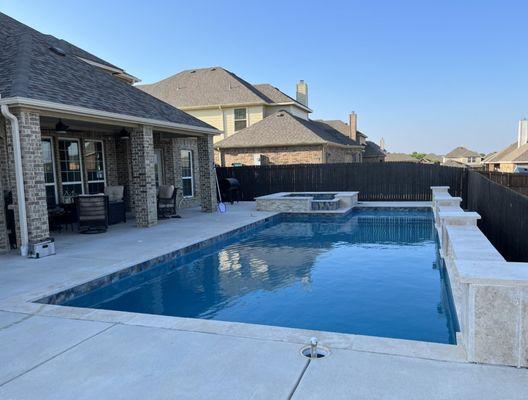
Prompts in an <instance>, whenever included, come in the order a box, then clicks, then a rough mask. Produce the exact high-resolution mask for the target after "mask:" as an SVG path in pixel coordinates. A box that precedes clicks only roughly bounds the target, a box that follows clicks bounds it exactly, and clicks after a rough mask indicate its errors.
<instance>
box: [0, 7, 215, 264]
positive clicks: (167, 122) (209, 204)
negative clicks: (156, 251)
mask: <svg viewBox="0 0 528 400" xmlns="http://www.w3.org/2000/svg"><path fill="white" fill-rule="evenodd" d="M0 42H1V43H2V51H1V52H0V95H1V97H0V105H1V110H2V113H1V114H0V193H6V192H10V193H11V194H12V197H13V206H12V207H13V208H14V211H15V221H16V234H17V244H18V247H19V248H20V249H21V252H22V254H24V252H25V251H26V250H27V244H28V242H29V243H32V242H38V241H40V240H43V239H45V238H47V237H48V236H49V226H48V207H54V206H55V205H57V204H61V203H67V202H70V201H71V200H72V198H73V197H74V196H76V195H77V194H91V193H101V192H102V191H103V190H104V187H105V186H107V185H108V186H112V185H123V186H124V187H125V192H127V193H128V199H129V204H128V206H129V208H130V211H131V212H132V213H133V214H134V215H135V221H136V224H137V226H138V227H148V226H152V225H154V224H156V223H157V210H156V196H157V191H156V186H157V185H159V184H163V183H165V184H174V185H175V186H176V187H178V188H180V193H182V194H183V196H185V199H184V200H185V201H184V204H187V205H195V204H200V205H201V207H202V210H203V211H207V212H212V211H214V210H215V208H216V193H215V189H214V184H215V182H214V175H213V174H212V168H211V167H212V164H213V136H214V135H215V134H217V133H219V132H218V131H217V130H216V129H214V128H213V127H211V126H210V125H208V124H206V123H204V122H203V121H201V120H199V119H197V118H195V117H193V116H191V115H188V114H186V113H185V112H183V111H181V110H178V109H177V108H174V107H173V106H171V105H169V104H166V103H164V102H162V101H160V100H158V99H156V98H154V97H152V96H150V95H148V94H146V93H145V92H143V91H141V90H139V89H137V88H135V87H133V86H132V85H131V84H132V83H134V82H135V81H136V80H137V79H135V78H134V77H132V76H131V75H129V74H127V73H126V72H125V71H124V70H123V69H121V68H119V67H116V66H114V65H112V64H110V63H108V62H106V61H104V60H102V59H100V58H98V57H96V56H94V55H92V54H90V53H87V52H85V51H83V50H82V49H79V48H78V47H76V46H74V45H72V44H70V43H68V42H66V41H64V40H59V39H57V38H55V37H53V36H51V35H45V34H42V33H40V32H38V31H36V30H34V29H32V28H30V27H28V26H26V25H24V24H22V23H20V22H18V21H16V20H14V19H12V18H10V17H8V16H7V15H4V14H1V13H0ZM0 209H1V210H4V196H0ZM24 215H25V218H24ZM7 247H8V244H7V234H6V220H5V215H4V212H0V251H1V250H4V251H5V250H7Z"/></svg>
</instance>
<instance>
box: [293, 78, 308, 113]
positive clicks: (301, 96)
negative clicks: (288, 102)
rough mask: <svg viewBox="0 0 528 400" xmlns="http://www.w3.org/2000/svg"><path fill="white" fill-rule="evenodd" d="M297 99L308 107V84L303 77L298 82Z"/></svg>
mask: <svg viewBox="0 0 528 400" xmlns="http://www.w3.org/2000/svg"><path fill="white" fill-rule="evenodd" d="M295 98H296V99H297V101H298V102H299V103H301V104H302V105H303V106H306V107H308V85H307V84H306V82H305V81H303V80H302V79H301V80H300V81H299V83H297V91H296V97H295Z"/></svg>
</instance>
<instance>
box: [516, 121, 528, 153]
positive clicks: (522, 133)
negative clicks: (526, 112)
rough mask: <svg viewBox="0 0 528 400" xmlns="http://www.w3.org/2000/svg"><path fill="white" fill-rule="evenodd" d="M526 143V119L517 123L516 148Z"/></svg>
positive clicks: (527, 123) (527, 127)
mask: <svg viewBox="0 0 528 400" xmlns="http://www.w3.org/2000/svg"><path fill="white" fill-rule="evenodd" d="M526 143H528V120H527V119H526V118H524V119H522V120H520V121H519V133H518V136H517V147H521V146H522V145H524V144H526Z"/></svg>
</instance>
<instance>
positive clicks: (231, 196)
mask: <svg viewBox="0 0 528 400" xmlns="http://www.w3.org/2000/svg"><path fill="white" fill-rule="evenodd" d="M220 192H221V193H222V200H224V201H229V202H230V203H231V204H233V203H234V202H235V201H237V202H238V201H240V182H239V181H238V179H236V178H223V179H222V180H221V181H220Z"/></svg>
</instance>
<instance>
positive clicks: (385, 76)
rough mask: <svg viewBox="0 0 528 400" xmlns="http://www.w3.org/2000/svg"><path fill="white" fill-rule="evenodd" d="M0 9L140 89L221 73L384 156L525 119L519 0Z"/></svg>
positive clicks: (497, 131)
mask: <svg viewBox="0 0 528 400" xmlns="http://www.w3.org/2000/svg"><path fill="white" fill-rule="evenodd" d="M0 10H1V11H2V12H5V13H7V14H8V15H10V16H12V17H14V18H16V19H18V20H20V21H22V22H24V23H26V24H28V25H30V26H32V27H34V28H36V29H38V30H40V31H42V32H45V33H50V34H52V35H54V36H57V37H60V38H63V39H65V40H68V41H70V42H72V43H74V44H76V45H78V46H80V47H82V48H84V49H86V50H88V51H90V52H93V53H94V54H96V55H97V56H99V57H101V58H103V59H106V60H108V61H110V62H112V63H114V64H116V65H119V66H121V67H123V68H124V69H125V70H127V71H128V72H129V73H131V74H133V75H135V76H138V77H139V78H141V79H142V81H143V82H145V83H149V82H153V81H156V80H159V79H162V78H165V77H167V76H169V75H172V74H174V73H176V72H179V71H181V70H183V69H188V68H198V67H207V66H223V67H225V68H227V69H229V70H231V71H233V72H234V73H236V74H237V75H239V76H241V77H243V78H244V79H246V80H248V81H249V82H252V83H263V82H269V83H272V84H273V85H275V86H277V87H279V88H281V89H282V90H283V91H285V92H286V93H288V94H290V95H294V87H295V83H296V81H297V80H298V79H304V80H305V81H307V82H308V84H309V95H310V97H309V102H310V107H311V108H312V109H313V110H314V113H313V115H312V117H313V118H325V119H337V118H341V119H344V120H346V118H347V115H348V112H349V111H352V110H354V111H356V112H357V113H358V115H359V117H358V118H359V120H358V124H359V128H360V129H361V130H363V131H364V132H365V133H366V134H367V135H368V136H369V138H370V139H371V140H373V141H376V142H378V141H379V139H380V138H381V137H384V138H385V141H386V144H387V148H388V150H390V151H405V152H411V151H413V150H417V151H425V152H437V153H445V152H447V151H449V150H451V149H452V148H453V147H455V146H458V145H462V146H467V147H469V148H471V149H474V150H477V151H480V152H488V151H491V150H496V149H500V148H502V147H505V146H506V145H507V144H509V143H511V142H513V141H514V140H515V139H516V132H517V121H518V120H519V119H520V118H521V117H524V116H528V1H486V0H480V1H464V0H459V1H446V0H444V1H436V0H435V1H428V0H415V1H397V0H385V1H374V0H371V1H366V0H364V1H347V2H333V1H330V0H326V1H320V2H317V3H315V2H314V3H313V4H312V3H310V2H308V1H269V0H268V1H258V2H257V1H255V2H254V1H237V2H229V1H210V2H205V1H202V0H193V1H155V0H151V1H144V2H138V1H136V2H134V1H111V0H107V1H94V0H90V1H76V2H74V1H55V0H48V1H27V0H11V1H10V0H0Z"/></svg>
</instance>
